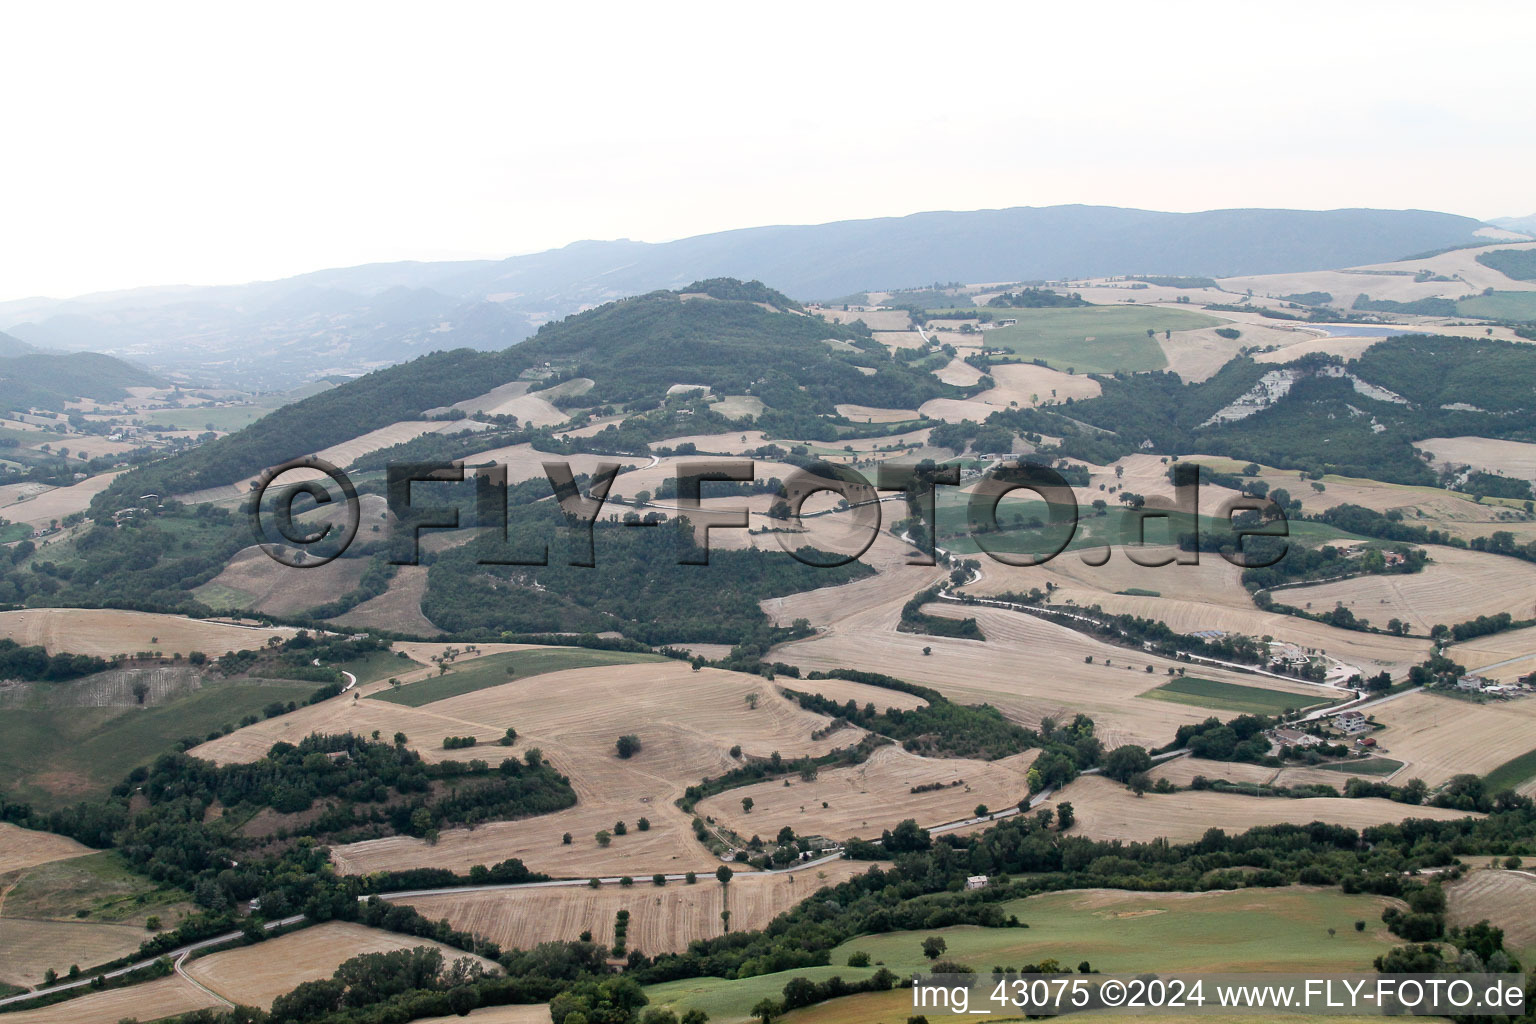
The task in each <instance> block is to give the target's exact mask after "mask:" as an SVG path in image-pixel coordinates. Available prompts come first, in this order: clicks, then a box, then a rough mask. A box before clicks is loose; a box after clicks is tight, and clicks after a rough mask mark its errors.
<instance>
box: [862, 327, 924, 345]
mask: <svg viewBox="0 0 1536 1024" xmlns="http://www.w3.org/2000/svg"><path fill="white" fill-rule="evenodd" d="M872 333H873V335H874V338H875V340H876V341H878V342H879V343H880V344H882V345H885V346H887V347H888V348H922V347H923V336H922V335H921V334H918V333H917V332H916V331H874V332H872Z"/></svg>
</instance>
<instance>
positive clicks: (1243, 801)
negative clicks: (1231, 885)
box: [1047, 775, 1467, 843]
mask: <svg viewBox="0 0 1536 1024" xmlns="http://www.w3.org/2000/svg"><path fill="white" fill-rule="evenodd" d="M1064 800H1065V801H1067V802H1069V803H1071V804H1072V809H1073V810H1074V811H1075V812H1076V814H1077V824H1076V825H1074V826H1073V827H1072V833H1073V834H1074V835H1083V836H1088V837H1090V838H1093V839H1123V840H1125V841H1127V842H1151V841H1152V840H1154V839H1159V838H1165V839H1167V840H1168V841H1169V842H1173V843H1187V842H1193V841H1194V840H1196V839H1199V838H1200V837H1201V836H1202V835H1204V834H1205V831H1206V830H1207V829H1210V828H1220V829H1224V830H1226V831H1227V832H1228V833H1237V832H1242V831H1245V830H1247V829H1250V828H1256V827H1257V826H1259V825H1276V824H1281V823H1285V822H1290V823H1294V824H1301V825H1305V824H1307V823H1309V822H1313V821H1322V822H1327V823H1328V824H1331V825H1345V826H1348V827H1350V828H1357V829H1358V828H1366V827H1368V826H1370V825H1383V824H1386V823H1388V822H1394V821H1402V820H1404V819H1407V818H1434V819H1438V820H1442V821H1443V820H1449V819H1451V818H1463V817H1467V815H1466V814H1465V813H1464V812H1462V811H1452V810H1446V809H1444V808H1440V807H1414V806H1411V805H1409V804H1401V803H1395V802H1393V801H1391V800H1380V799H1360V800H1346V799H1344V798H1343V797H1311V798H1307V799H1303V800H1289V799H1285V798H1283V797H1254V796H1238V795H1236V794H1233V793H1214V792H1209V791H1206V792H1184V793H1173V794H1167V795H1161V794H1157V793H1148V794H1147V795H1146V796H1142V797H1138V796H1136V795H1135V794H1133V793H1132V792H1131V791H1130V790H1128V789H1126V788H1125V787H1123V786H1120V785H1117V784H1116V783H1114V782H1111V781H1110V780H1108V779H1106V778H1103V777H1102V776H1098V775H1086V776H1083V777H1082V778H1079V779H1077V780H1076V781H1075V782H1072V783H1070V784H1069V785H1067V786H1066V787H1065V788H1063V789H1060V790H1058V791H1057V792H1056V793H1055V794H1054V795H1052V797H1051V798H1050V800H1049V801H1047V806H1051V805H1054V804H1057V803H1060V802H1062V801H1064Z"/></svg>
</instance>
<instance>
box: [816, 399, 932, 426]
mask: <svg viewBox="0 0 1536 1024" xmlns="http://www.w3.org/2000/svg"><path fill="white" fill-rule="evenodd" d="M835 408H836V409H837V414H838V415H839V416H846V417H848V418H849V419H850V420H853V421H854V422H855V423H900V422H902V421H903V420H915V419H917V410H916V409H881V408H879V407H878V406H873V405H848V404H846V403H845V404H843V405H839V406H836V407H835Z"/></svg>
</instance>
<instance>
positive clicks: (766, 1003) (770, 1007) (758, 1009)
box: [752, 996, 784, 1024]
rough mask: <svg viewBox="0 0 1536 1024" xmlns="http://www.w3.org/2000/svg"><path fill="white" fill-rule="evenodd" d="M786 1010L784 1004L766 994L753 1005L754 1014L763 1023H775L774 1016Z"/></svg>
mask: <svg viewBox="0 0 1536 1024" xmlns="http://www.w3.org/2000/svg"><path fill="white" fill-rule="evenodd" d="M783 1012H784V1005H783V1004H782V1003H780V1002H779V1001H778V1000H777V999H774V998H772V997H771V996H764V997H763V998H761V999H759V1000H758V1001H757V1005H755V1006H753V1007H752V1016H754V1017H756V1018H757V1019H758V1020H760V1021H762V1022H763V1024H773V1018H775V1017H777V1016H778V1015H779V1014H781V1013H783Z"/></svg>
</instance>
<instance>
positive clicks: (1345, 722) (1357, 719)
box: [1333, 711, 1371, 736]
mask: <svg viewBox="0 0 1536 1024" xmlns="http://www.w3.org/2000/svg"><path fill="white" fill-rule="evenodd" d="M1333 724H1334V725H1336V726H1338V728H1339V731H1340V732H1342V733H1344V735H1346V736H1355V735H1357V734H1359V733H1362V732H1365V731H1366V730H1367V729H1369V728H1370V727H1371V723H1370V722H1367V721H1366V720H1365V715H1363V714H1361V713H1360V712H1359V711H1346V712H1344V713H1343V714H1341V715H1339V716H1338V717H1337V718H1335V719H1334V720H1333Z"/></svg>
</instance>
